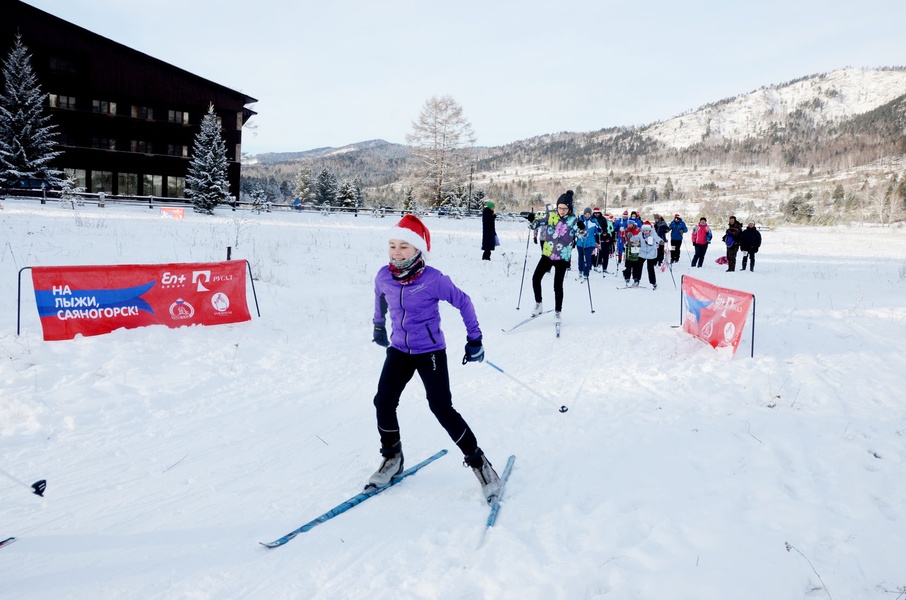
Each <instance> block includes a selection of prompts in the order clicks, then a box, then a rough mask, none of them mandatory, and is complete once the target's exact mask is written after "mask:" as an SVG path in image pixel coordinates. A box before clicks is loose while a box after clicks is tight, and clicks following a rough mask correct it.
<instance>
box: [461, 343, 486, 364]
mask: <svg viewBox="0 0 906 600" xmlns="http://www.w3.org/2000/svg"><path fill="white" fill-rule="evenodd" d="M483 360H484V347H483V346H482V345H481V338H478V339H477V340H467V341H466V353H465V356H463V357H462V364H466V363H467V362H482V361H483Z"/></svg>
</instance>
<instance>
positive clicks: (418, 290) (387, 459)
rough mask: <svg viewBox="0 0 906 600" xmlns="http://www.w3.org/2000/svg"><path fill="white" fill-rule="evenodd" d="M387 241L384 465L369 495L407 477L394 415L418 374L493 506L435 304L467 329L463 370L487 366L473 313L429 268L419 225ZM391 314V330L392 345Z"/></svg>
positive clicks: (380, 330) (378, 323) (377, 320)
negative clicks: (459, 403) (454, 385)
mask: <svg viewBox="0 0 906 600" xmlns="http://www.w3.org/2000/svg"><path fill="white" fill-rule="evenodd" d="M388 239H389V249H390V264H388V265H386V266H384V267H381V269H380V270H379V271H378V273H377V276H376V277H375V279H374V321H373V323H374V337H373V340H372V341H374V342H375V343H376V344H378V345H379V346H383V347H385V348H387V358H386V359H385V360H384V368H383V370H382V371H381V378H380V380H379V381H378V388H377V394H375V396H374V407H375V410H376V413H377V427H378V434H379V435H380V440H381V456H383V460H382V461H381V466H380V467H379V468H378V470H377V471H375V473H374V475H372V476H371V478H370V479H369V480H368V485H367V486H366V489H367V488H368V487H382V486H385V485H387V484H388V483H390V480H391V479H393V478H394V477H396V476H398V475H400V474H401V473H402V472H403V450H402V443H401V441H400V427H399V420H398V419H397V415H396V409H397V407H398V406H399V401H400V395H401V394H402V393H403V389H405V387H406V384H407V383H409V380H410V379H412V376H413V375H414V374H415V373H416V372H418V375H419V377H420V378H421V380H422V383H423V384H424V386H425V393H426V396H427V399H428V406H429V407H430V409H431V412H432V413H434V416H435V417H437V420H438V422H439V423H440V424H441V426H443V428H444V429H445V430H446V431H447V433H448V434H449V436H450V438H451V439H452V440H453V441H454V443H455V444H456V445H457V446H458V447H459V449H460V450H461V451H462V453H463V456H464V459H463V460H464V462H465V464H467V465H468V466H470V467H472V471H473V472H474V473H475V476H476V477H477V478H478V482H479V483H480V484H481V489H482V493H483V494H484V497H485V499H486V500H487V501H488V503H489V504H491V503H492V502H493V501H494V499H495V498H496V496H497V494H499V492H500V478H499V477H498V476H497V473H496V472H495V471H494V468H493V467H492V466H491V463H490V462H489V461H488V459H487V458H485V456H484V452H482V451H481V448H479V447H478V440H477V439H476V438H475V434H474V433H472V430H471V428H469V425H468V424H467V423H466V421H465V419H463V418H462V416H461V415H460V414H459V413H458V412H457V411H456V409H455V408H453V402H452V394H451V393H450V376H449V372H448V371H447V352H446V343H445V341H444V333H443V331H441V329H440V311H439V310H438V303H439V302H440V301H441V300H444V301H446V302H449V303H450V304H452V305H453V306H455V307H456V308H457V309H459V313H460V315H461V316H462V320H463V322H464V323H465V326H466V347H465V356H463V359H462V364H466V363H467V362H481V361H483V360H484V348H483V347H482V344H481V329H480V328H479V326H478V319H477V317H476V316H475V308H474V307H473V306H472V301H471V299H470V298H469V296H468V295H466V294H465V292H463V291H462V290H460V289H459V288H458V287H456V285H454V283H453V281H451V280H450V278H449V277H447V276H446V275H444V274H443V273H441V272H440V271H438V270H437V269H435V268H433V267H429V266H427V265H426V264H425V259H426V257H427V254H428V252H430V250H431V234H430V233H429V231H428V229H427V228H426V227H425V225H424V223H422V222H421V221H420V220H419V219H418V217H415V216H413V215H406V216H404V217H403V218H402V219H401V220H400V222H399V223H398V224H397V225H396V227H394V228H393V229H391V230H390V232H389V235H388ZM388 309H389V311H390V320H391V322H392V324H393V327H392V330H391V335H390V339H389V340H388V338H387V328H386V316H387V310H388Z"/></svg>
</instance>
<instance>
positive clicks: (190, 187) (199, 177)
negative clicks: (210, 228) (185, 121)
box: [186, 104, 230, 215]
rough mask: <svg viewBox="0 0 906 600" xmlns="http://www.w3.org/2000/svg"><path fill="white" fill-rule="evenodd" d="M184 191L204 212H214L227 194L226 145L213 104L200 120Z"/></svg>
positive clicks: (228, 187) (228, 186) (228, 189)
mask: <svg viewBox="0 0 906 600" xmlns="http://www.w3.org/2000/svg"><path fill="white" fill-rule="evenodd" d="M186 193H187V194H188V195H189V196H191V197H192V203H193V204H194V205H195V210H196V212H200V213H202V214H206V215H213V214H214V207H216V206H217V205H218V204H221V203H225V202H227V201H228V199H229V197H230V183H229V180H228V179H227V158H226V144H225V143H224V141H223V136H222V135H221V128H220V125H219V124H218V123H217V115H216V114H214V105H213V104H211V105H210V106H209V107H208V114H206V115H205V116H204V118H203V119H202V121H201V131H199V132H198V134H197V135H196V136H195V144H194V146H193V147H192V159H191V162H190V163H189V173H188V177H186Z"/></svg>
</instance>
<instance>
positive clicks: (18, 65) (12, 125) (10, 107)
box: [0, 35, 63, 185]
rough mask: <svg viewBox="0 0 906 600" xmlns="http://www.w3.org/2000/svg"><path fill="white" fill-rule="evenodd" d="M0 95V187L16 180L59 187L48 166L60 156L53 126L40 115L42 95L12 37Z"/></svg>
mask: <svg viewBox="0 0 906 600" xmlns="http://www.w3.org/2000/svg"><path fill="white" fill-rule="evenodd" d="M2 71H3V80H4V84H3V92H2V93H0V184H2V185H6V184H10V183H13V182H14V181H18V180H20V179H26V178H31V179H42V180H44V181H45V182H47V184H48V185H59V184H60V176H61V175H62V174H63V173H62V171H59V170H57V169H54V168H52V167H51V166H50V162H51V161H52V160H53V159H54V158H56V157H57V156H59V155H60V154H62V152H59V151H57V150H55V148H56V135H57V134H56V132H55V131H54V129H55V126H54V125H51V124H50V123H49V121H50V115H48V114H45V112H44V95H43V94H42V93H41V86H40V85H38V79H37V77H36V76H35V73H34V71H33V70H32V68H31V55H30V54H29V53H28V48H27V47H25V45H24V44H22V36H20V35H16V43H15V44H14V45H13V48H12V50H10V53H9V55H8V56H7V58H6V60H5V61H4V62H3V70H2Z"/></svg>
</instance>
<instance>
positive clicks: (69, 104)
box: [47, 94, 75, 110]
mask: <svg viewBox="0 0 906 600" xmlns="http://www.w3.org/2000/svg"><path fill="white" fill-rule="evenodd" d="M47 105H48V106H50V108H66V109H68V110H75V97H73V96H60V95H59V94H47Z"/></svg>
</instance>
